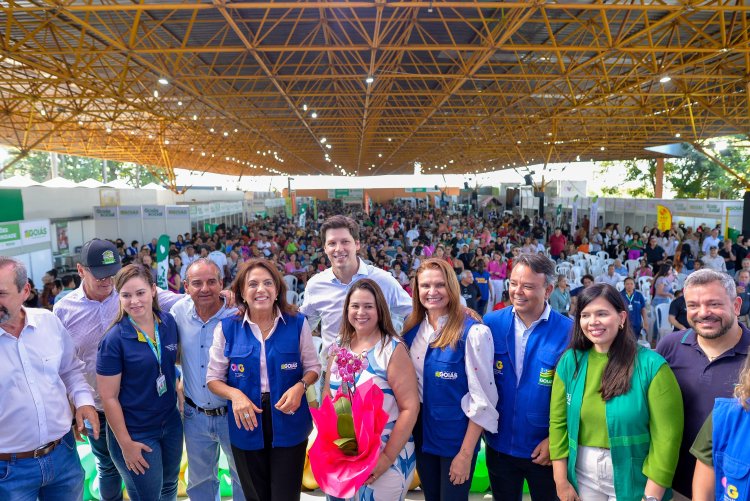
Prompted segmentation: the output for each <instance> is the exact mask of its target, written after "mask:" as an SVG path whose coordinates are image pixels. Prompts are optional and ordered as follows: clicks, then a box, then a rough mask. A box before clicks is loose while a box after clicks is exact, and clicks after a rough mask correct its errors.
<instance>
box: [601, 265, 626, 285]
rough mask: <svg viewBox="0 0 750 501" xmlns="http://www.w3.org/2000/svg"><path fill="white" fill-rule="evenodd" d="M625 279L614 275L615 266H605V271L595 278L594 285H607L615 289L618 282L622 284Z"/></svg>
mask: <svg viewBox="0 0 750 501" xmlns="http://www.w3.org/2000/svg"><path fill="white" fill-rule="evenodd" d="M625 278H626V277H623V276H622V275H619V274H617V273H615V265H614V264H610V265H608V266H607V271H606V272H605V273H602V274H601V275H599V276H598V277H596V280H595V281H596V283H598V284H609V285H611V286H612V287H616V286H617V284H618V283H619V282H623V281H624V280H625Z"/></svg>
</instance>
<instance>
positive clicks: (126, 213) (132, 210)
mask: <svg viewBox="0 0 750 501" xmlns="http://www.w3.org/2000/svg"><path fill="white" fill-rule="evenodd" d="M118 213H119V214H120V219H139V218H140V217H141V208H140V207H120V208H118Z"/></svg>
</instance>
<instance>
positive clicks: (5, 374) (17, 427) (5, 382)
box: [0, 308, 94, 453]
mask: <svg viewBox="0 0 750 501" xmlns="http://www.w3.org/2000/svg"><path fill="white" fill-rule="evenodd" d="M23 311H24V312H25V314H26V320H25V324H24V327H23V329H22V330H21V334H20V335H19V336H18V338H16V337H15V336H13V335H11V334H10V333H8V332H6V331H5V330H4V329H3V328H2V326H0V401H1V402H2V410H1V411H0V430H2V433H0V452H2V453H12V452H27V451H32V450H34V449H36V448H38V447H41V446H42V445H44V444H47V443H49V442H52V441H54V440H57V439H58V438H61V437H62V436H63V435H65V434H66V433H67V432H69V431H70V423H71V422H72V419H73V413H72V412H71V410H70V404H69V403H68V400H69V399H70V400H72V401H73V404H74V405H75V406H76V407H80V406H82V405H94V396H93V391H92V389H91V387H90V386H89V385H88V384H86V379H85V378H84V377H83V364H82V363H81V361H80V360H78V358H76V356H75V345H74V344H73V340H72V339H71V338H70V334H68V331H66V330H65V327H63V325H62V323H60V320H58V319H57V318H56V317H55V316H54V315H53V314H52V313H50V312H49V311H47V310H43V309H39V308H23Z"/></svg>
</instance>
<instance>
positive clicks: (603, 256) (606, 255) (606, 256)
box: [596, 251, 609, 261]
mask: <svg viewBox="0 0 750 501" xmlns="http://www.w3.org/2000/svg"><path fill="white" fill-rule="evenodd" d="M596 257H598V258H599V259H601V260H602V261H605V260H607V259H609V252H607V251H599V252H597V253H596Z"/></svg>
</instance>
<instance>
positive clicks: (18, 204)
mask: <svg viewBox="0 0 750 501" xmlns="http://www.w3.org/2000/svg"><path fill="white" fill-rule="evenodd" d="M23 219H24V218H23V197H22V195H21V190H18V189H0V223H4V222H7V221H23Z"/></svg>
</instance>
